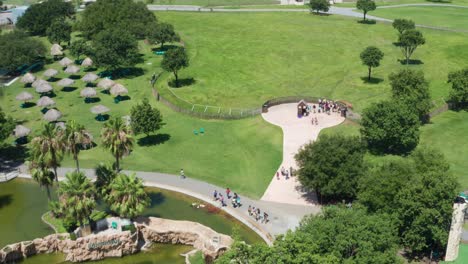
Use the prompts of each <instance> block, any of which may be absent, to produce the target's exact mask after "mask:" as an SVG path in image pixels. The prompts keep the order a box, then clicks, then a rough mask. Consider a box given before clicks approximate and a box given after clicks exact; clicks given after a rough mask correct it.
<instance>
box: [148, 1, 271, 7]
mask: <svg viewBox="0 0 468 264" xmlns="http://www.w3.org/2000/svg"><path fill="white" fill-rule="evenodd" d="M279 3H280V1H279V0H154V2H153V3H152V4H154V5H197V6H239V5H264V4H279Z"/></svg>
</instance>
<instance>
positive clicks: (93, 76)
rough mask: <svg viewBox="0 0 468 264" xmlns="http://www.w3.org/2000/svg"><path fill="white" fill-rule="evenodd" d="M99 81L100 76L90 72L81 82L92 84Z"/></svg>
mask: <svg viewBox="0 0 468 264" xmlns="http://www.w3.org/2000/svg"><path fill="white" fill-rule="evenodd" d="M97 79H99V76H97V75H96V74H95V73H92V72H88V73H87V74H85V76H83V78H81V80H82V81H83V82H86V83H92V82H94V81H96V80H97Z"/></svg>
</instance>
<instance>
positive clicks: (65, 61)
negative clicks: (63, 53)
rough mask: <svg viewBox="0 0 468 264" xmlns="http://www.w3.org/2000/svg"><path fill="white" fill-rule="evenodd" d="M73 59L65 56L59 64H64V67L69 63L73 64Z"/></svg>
mask: <svg viewBox="0 0 468 264" xmlns="http://www.w3.org/2000/svg"><path fill="white" fill-rule="evenodd" d="M72 63H73V61H72V60H70V59H69V58H67V57H65V58H63V59H61V60H60V61H59V64H60V65H62V67H67V66H68V65H70V64H72Z"/></svg>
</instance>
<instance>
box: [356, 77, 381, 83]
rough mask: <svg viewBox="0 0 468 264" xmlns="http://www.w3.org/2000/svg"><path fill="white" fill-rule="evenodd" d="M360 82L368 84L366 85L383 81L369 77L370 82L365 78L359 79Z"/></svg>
mask: <svg viewBox="0 0 468 264" xmlns="http://www.w3.org/2000/svg"><path fill="white" fill-rule="evenodd" d="M361 80H362V81H363V82H364V83H368V84H379V83H381V82H383V81H384V79H382V78H375V77H371V78H370V80H369V79H368V78H367V77H361Z"/></svg>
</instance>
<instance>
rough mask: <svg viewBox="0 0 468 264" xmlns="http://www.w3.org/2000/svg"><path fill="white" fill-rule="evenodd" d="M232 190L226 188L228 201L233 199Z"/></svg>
mask: <svg viewBox="0 0 468 264" xmlns="http://www.w3.org/2000/svg"><path fill="white" fill-rule="evenodd" d="M230 194H231V190H230V189H229V187H227V188H226V196H227V198H228V199H231V195H230Z"/></svg>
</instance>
